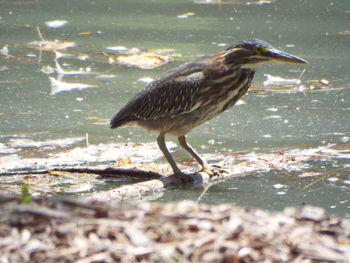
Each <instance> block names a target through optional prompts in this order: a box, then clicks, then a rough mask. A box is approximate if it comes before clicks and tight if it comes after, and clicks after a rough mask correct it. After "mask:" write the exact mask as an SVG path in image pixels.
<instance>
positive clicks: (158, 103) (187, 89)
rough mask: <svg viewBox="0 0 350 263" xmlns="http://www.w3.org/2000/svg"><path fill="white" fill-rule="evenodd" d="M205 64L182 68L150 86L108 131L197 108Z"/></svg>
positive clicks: (117, 115)
mask: <svg viewBox="0 0 350 263" xmlns="http://www.w3.org/2000/svg"><path fill="white" fill-rule="evenodd" d="M205 61H206V60H205V59H204V60H203V59H201V60H199V61H195V62H192V63H187V64H184V65H182V66H180V67H177V68H175V69H173V70H172V71H169V72H168V73H165V74H164V75H163V76H161V77H160V78H158V79H156V80H154V81H153V82H151V83H150V84H149V85H148V86H146V88H145V89H143V90H142V91H140V92H139V93H138V94H137V95H136V96H135V97H134V98H133V99H131V100H130V101H129V103H127V104H126V105H125V107H124V108H122V109H121V110H120V111H119V112H118V113H117V114H116V115H115V116H114V117H113V118H112V121H111V127H112V128H116V127H119V126H122V125H124V124H126V123H127V122H130V121H135V120H148V119H159V118H172V117H176V116H177V115H179V114H184V113H187V112H191V111H193V110H194V109H196V108H198V107H199V106H200V102H199V101H198V94H199V90H200V88H201V86H202V85H203V84H204V82H205V76H204V73H203V72H204V70H205V68H206V66H207V63H205Z"/></svg>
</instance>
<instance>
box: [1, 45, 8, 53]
mask: <svg viewBox="0 0 350 263" xmlns="http://www.w3.org/2000/svg"><path fill="white" fill-rule="evenodd" d="M0 54H1V55H4V56H8V55H10V52H9V48H8V45H5V46H4V47H3V48H2V49H0Z"/></svg>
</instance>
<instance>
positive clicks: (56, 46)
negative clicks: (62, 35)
mask: <svg viewBox="0 0 350 263" xmlns="http://www.w3.org/2000/svg"><path fill="white" fill-rule="evenodd" d="M74 46H75V42H73V41H60V40H54V41H51V40H41V41H33V42H30V43H28V46H27V47H29V48H35V49H39V50H43V51H52V50H62V49H66V48H70V47H74Z"/></svg>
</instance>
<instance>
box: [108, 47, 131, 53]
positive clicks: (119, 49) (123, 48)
mask: <svg viewBox="0 0 350 263" xmlns="http://www.w3.org/2000/svg"><path fill="white" fill-rule="evenodd" d="M106 49H108V50H112V51H117V52H123V51H128V48H127V47H124V46H113V47H106Z"/></svg>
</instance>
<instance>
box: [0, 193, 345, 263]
mask: <svg viewBox="0 0 350 263" xmlns="http://www.w3.org/2000/svg"><path fill="white" fill-rule="evenodd" d="M0 209H1V211H2V212H1V213H0V262H24V263H25V262H31V263H35V262H46V263H50V262H80V263H83V262H211V263H215V262H225V263H229V262H344V263H345V262H350V220H349V219H341V218H339V217H335V216H328V215H325V213H324V210H323V209H321V208H315V207H308V206H306V207H303V208H302V209H296V208H286V209H285V210H284V211H283V212H268V211H263V210H260V209H244V208H239V207H235V206H233V205H229V204H224V205H218V206H212V205H207V204H197V203H194V202H190V201H183V202H178V203H167V204H159V203H148V202H137V203H135V202H134V203H125V202H124V203H110V202H92V201H88V202H87V201H72V200H60V199H48V198H38V199H34V200H33V201H32V202H31V203H30V204H28V205H23V204H20V200H19V199H18V198H13V197H1V196H0Z"/></svg>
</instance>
